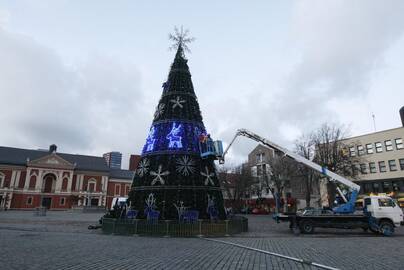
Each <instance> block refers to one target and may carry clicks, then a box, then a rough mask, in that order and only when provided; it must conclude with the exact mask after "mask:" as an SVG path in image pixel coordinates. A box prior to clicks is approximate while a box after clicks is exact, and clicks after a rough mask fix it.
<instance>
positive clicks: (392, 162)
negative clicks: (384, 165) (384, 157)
mask: <svg viewBox="0 0 404 270" xmlns="http://www.w3.org/2000/svg"><path fill="white" fill-rule="evenodd" d="M389 168H390V171H393V172H394V171H397V165H396V161H395V160H394V159H393V160H389Z"/></svg>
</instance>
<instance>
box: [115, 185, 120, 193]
mask: <svg viewBox="0 0 404 270" xmlns="http://www.w3.org/2000/svg"><path fill="white" fill-rule="evenodd" d="M115 195H121V184H115Z"/></svg>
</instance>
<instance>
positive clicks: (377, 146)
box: [375, 142, 383, 153]
mask: <svg viewBox="0 0 404 270" xmlns="http://www.w3.org/2000/svg"><path fill="white" fill-rule="evenodd" d="M375 147H376V153H381V152H383V147H382V143H381V142H377V143H375Z"/></svg>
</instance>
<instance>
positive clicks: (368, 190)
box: [363, 183, 372, 193]
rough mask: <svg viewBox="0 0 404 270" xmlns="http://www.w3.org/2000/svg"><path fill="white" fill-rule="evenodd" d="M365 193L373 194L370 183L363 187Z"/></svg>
mask: <svg viewBox="0 0 404 270" xmlns="http://www.w3.org/2000/svg"><path fill="white" fill-rule="evenodd" d="M363 191H364V192H365V193H370V192H372V184H370V183H365V184H364V185H363Z"/></svg>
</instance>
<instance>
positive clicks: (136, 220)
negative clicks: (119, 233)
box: [134, 219, 139, 235]
mask: <svg viewBox="0 0 404 270" xmlns="http://www.w3.org/2000/svg"><path fill="white" fill-rule="evenodd" d="M138 221H139V220H138V219H135V233H134V235H136V234H137V222H138Z"/></svg>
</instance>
